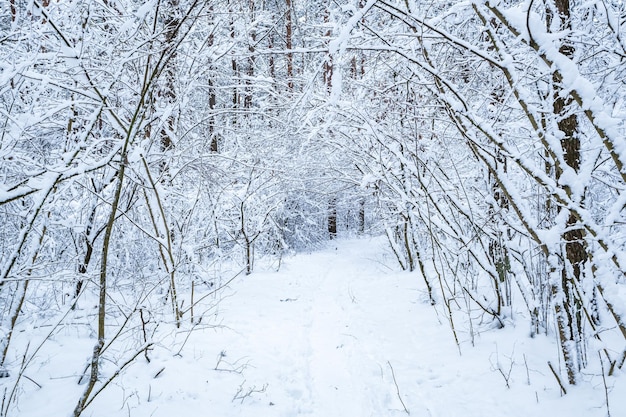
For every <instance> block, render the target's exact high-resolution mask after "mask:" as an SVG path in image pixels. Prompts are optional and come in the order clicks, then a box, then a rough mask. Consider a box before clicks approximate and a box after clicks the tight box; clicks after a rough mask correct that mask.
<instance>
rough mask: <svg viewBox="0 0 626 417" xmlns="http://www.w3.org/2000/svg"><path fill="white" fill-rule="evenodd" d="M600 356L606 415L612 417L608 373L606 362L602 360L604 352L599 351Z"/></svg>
mask: <svg viewBox="0 0 626 417" xmlns="http://www.w3.org/2000/svg"><path fill="white" fill-rule="evenodd" d="M598 356H600V367H601V369H602V383H603V384H604V398H605V401H606V417H611V408H610V407H609V388H608V387H607V385H606V375H605V373H604V362H603V361H602V354H601V353H600V352H598Z"/></svg>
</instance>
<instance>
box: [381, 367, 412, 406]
mask: <svg viewBox="0 0 626 417" xmlns="http://www.w3.org/2000/svg"><path fill="white" fill-rule="evenodd" d="M387 365H389V369H391V376H392V377H393V383H394V385H395V386H396V394H398V399H399V400H400V403H402V407H404V411H405V412H406V413H407V414H408V415H410V414H411V412H410V411H409V410H408V409H407V408H406V405H405V404H404V401H402V396H401V395H400V388H399V387H398V381H397V380H396V373H395V372H394V371H393V366H391V362H389V361H387Z"/></svg>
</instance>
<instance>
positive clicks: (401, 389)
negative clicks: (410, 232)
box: [0, 238, 626, 417]
mask: <svg viewBox="0 0 626 417" xmlns="http://www.w3.org/2000/svg"><path fill="white" fill-rule="evenodd" d="M385 247H386V242H385V240H384V239H382V238H361V239H346V240H341V239H340V240H337V241H333V242H330V243H329V244H328V246H327V247H326V248H325V249H323V250H320V251H318V252H314V253H309V254H299V255H296V256H293V257H290V258H288V259H286V260H285V261H284V263H283V266H282V267H281V269H280V270H279V271H278V272H276V271H265V272H257V273H253V274H252V275H249V276H246V277H243V276H241V277H239V278H237V279H236V280H235V281H234V282H233V283H232V284H231V285H230V287H229V288H228V289H227V290H226V291H225V292H224V293H223V294H222V297H221V301H220V302H219V304H217V305H216V307H215V310H214V311H210V312H209V313H207V314H206V316H205V319H206V320H205V322H204V323H201V324H197V325H196V326H191V325H188V327H187V328H181V329H174V328H169V330H168V328H167V326H166V325H164V327H163V328H161V330H160V332H159V333H158V337H157V338H156V344H155V346H154V349H153V350H152V351H151V352H150V355H149V356H150V359H151V362H150V363H148V362H147V361H146V360H145V359H144V358H143V355H140V356H139V357H138V358H137V359H136V360H135V361H134V362H133V363H132V364H131V365H130V366H129V367H127V368H126V369H125V370H124V372H122V373H121V375H120V376H119V377H117V378H116V379H114V380H113V383H112V384H110V385H109V386H108V387H107V388H106V389H105V390H104V391H103V392H102V393H101V394H100V395H99V396H98V397H97V398H96V400H95V401H94V403H93V404H92V405H90V406H89V407H88V408H87V409H86V410H85V412H84V414H83V415H85V416H94V417H96V416H107V417H110V416H128V415H130V416H133V417H148V416H152V417H159V416H172V415H183V416H199V415H215V416H251V417H252V416H254V417H258V416H267V417H270V416H319V417H335V416H337V417H339V416H341V417H366V416H403V415H408V412H410V415H411V416H420V417H421V416H423V417H456V416H459V417H461V416H463V417H484V416H487V415H493V416H498V417H517V416H519V417H522V416H524V417H525V416H529V415H532V416H537V417H542V416H546V417H547V416H559V415H568V416H571V417H576V416H580V417H582V416H584V417H600V416H603V417H604V416H606V406H605V396H604V389H603V385H602V380H601V378H600V377H599V376H594V375H592V374H584V375H583V379H584V381H583V382H582V383H581V385H580V386H578V387H576V388H572V387H568V388H569V390H570V391H571V392H570V393H569V394H568V395H566V396H561V395H560V390H559V388H558V385H557V383H556V380H555V379H554V377H553V376H552V374H551V373H550V370H549V368H548V365H547V362H548V361H551V362H552V363H553V364H554V366H555V368H557V369H558V362H559V360H558V357H557V355H558V346H557V345H556V343H555V338H554V337H551V336H550V337H546V336H536V337H535V338H533V339H531V338H529V336H528V328H527V326H526V325H525V324H524V323H525V322H524V320H523V318H522V317H521V316H520V319H519V323H516V322H515V321H511V322H510V323H508V325H507V326H506V327H505V328H504V329H501V330H495V329H492V328H490V327H492V326H489V325H488V324H487V323H485V325H484V328H481V329H476V328H475V331H476V332H477V334H476V335H475V336H474V338H472V337H470V335H469V334H468V333H467V331H466V330H465V328H464V326H463V323H462V321H463V320H462V319H461V318H460V317H461V316H458V317H457V320H456V323H457V326H458V328H457V332H458V334H459V335H460V338H461V344H460V347H457V346H456V345H455V343H454V338H453V337H452V334H451V331H450V329H449V327H448V326H447V324H446V323H447V317H446V316H445V314H444V312H443V309H442V308H441V306H435V307H433V306H431V305H430V304H429V303H428V297H427V295H426V292H425V288H424V286H423V284H422V280H421V279H420V278H419V277H418V276H417V275H416V274H413V273H408V272H401V271H398V270H397V267H396V265H395V261H394V257H393V255H392V254H390V253H389V252H388V251H387V250H386V249H385ZM211 316H212V317H213V321H212V322H211V323H208V322H209V318H210V317H211ZM514 317H515V316H514ZM477 327H478V326H477ZM72 329H74V328H73V327H67V330H62V331H59V332H56V333H55V334H54V336H53V337H52V338H51V341H50V342H48V343H47V344H46V345H45V348H43V349H42V351H41V354H40V359H39V360H40V361H41V363H40V364H39V365H38V366H36V367H35V368H36V369H38V370H39V371H38V372H37V373H36V374H33V373H32V370H31V371H30V372H29V373H28V376H29V377H30V378H32V380H33V381H35V382H36V383H37V384H40V385H41V388H38V387H37V386H36V385H35V384H34V383H33V384H32V385H31V386H28V385H25V386H26V389H27V390H30V391H27V392H24V393H22V394H21V396H20V402H19V404H18V406H19V411H20V412H19V415H20V416H21V417H39V416H42V415H44V414H45V415H55V416H67V415H70V414H71V411H72V409H73V406H74V405H75V402H76V400H77V398H78V396H79V395H80V393H81V392H82V389H83V386H82V385H77V384H76V376H75V375H74V374H73V371H71V370H69V369H68V367H67V365H68V364H70V363H72V364H73V363H74V362H75V359H76V358H77V357H85V358H87V357H88V355H89V353H90V350H91V346H92V345H93V341H92V339H89V338H87V337H84V336H83V335H81V334H80V332H78V331H76V330H75V329H74V330H72ZM48 331H50V327H49V326H48V327H47V330H46V332H48ZM43 336H46V334H45V333H42V334H41V335H39V334H37V331H36V329H33V330H32V346H33V347H32V349H34V346H36V345H37V341H38V340H40V339H41V338H42V337H43ZM472 339H474V345H475V346H472ZM459 351H460V354H459ZM590 354H591V353H590ZM122 355H125V357H130V356H131V355H132V352H124V353H123V354H122ZM122 361H123V359H122ZM71 367H72V366H70V368H71ZM104 372H106V371H104ZM109 375H110V374H109ZM109 375H107V376H109ZM13 377H14V375H12V378H13ZM12 378H7V379H3V380H0V384H1V385H4V386H5V387H9V389H10V387H11V384H10V381H11V380H12ZM622 380H623V378H622ZM507 384H508V385H509V387H510V388H507ZM607 384H608V386H609V389H610V407H611V413H612V415H614V416H620V415H626V414H625V413H626V400H625V399H624V398H623V396H620V395H619V393H620V392H624V389H626V387H625V386H624V383H623V381H620V380H619V377H607ZM405 407H406V411H405ZM44 410H45V412H44ZM42 413H43V414H42Z"/></svg>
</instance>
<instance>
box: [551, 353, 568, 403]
mask: <svg viewBox="0 0 626 417" xmlns="http://www.w3.org/2000/svg"><path fill="white" fill-rule="evenodd" d="M548 366H549V367H550V370H551V371H552V375H554V377H555V378H556V382H558V383H559V387H561V391H563V395H567V391H566V390H565V387H564V386H563V383H562V382H561V378H559V374H557V373H556V371H555V370H554V368H553V367H552V364H551V363H550V361H548Z"/></svg>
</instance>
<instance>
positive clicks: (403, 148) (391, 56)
mask: <svg viewBox="0 0 626 417" xmlns="http://www.w3.org/2000/svg"><path fill="white" fill-rule="evenodd" d="M623 30H624V31H626V5H625V4H624V3H623V2H621V1H618V0H590V1H584V2H583V1H579V0H524V1H518V0H446V1H442V0H423V1H417V0H320V1H313V2H306V1H296V0H149V1H146V2H144V1H139V0H29V1H26V0H3V1H2V2H0V377H1V378H0V397H1V398H2V400H1V408H0V416H2V417H5V416H15V415H19V410H20V403H21V402H22V403H23V402H24V401H27V400H28V399H29V398H34V397H36V396H37V392H38V390H39V389H40V388H41V381H39V380H38V379H37V378H36V377H35V374H37V372H38V371H37V369H41V367H42V366H44V365H45V364H46V363H49V362H52V361H54V355H50V354H48V353H46V352H48V349H49V348H48V347H49V346H50V344H51V343H54V338H55V335H58V334H60V333H63V334H64V335H68V334H70V335H73V337H74V338H75V339H76V340H77V341H78V340H80V346H81V349H82V350H81V351H80V354H78V355H77V356H76V357H74V358H73V360H74V362H73V363H71V364H70V363H68V364H65V365H63V366H67V367H71V368H72V369H75V371H73V372H74V380H73V382H72V383H73V384H74V385H75V386H76V389H77V390H78V391H76V395H74V397H73V399H71V401H72V404H71V405H68V407H67V410H68V411H67V412H68V413H71V415H72V416H74V417H78V416H80V415H87V413H92V414H89V415H95V414H93V413H94V412H95V411H92V410H93V409H94V405H93V404H97V401H96V402H95V403H94V401H95V400H97V398H98V396H99V395H103V393H106V391H107V390H108V389H111V387H112V386H114V385H115V384H116V381H117V380H119V379H120V378H121V377H122V376H123V375H124V373H125V372H127V370H128V369H131V368H132V367H133V366H135V364H137V363H139V362H142V361H143V362H150V356H151V352H153V349H155V348H156V345H155V343H156V342H155V340H156V338H157V336H158V337H159V338H161V337H163V334H168V332H169V333H170V334H174V333H176V332H183V331H186V332H189V333H190V332H193V331H195V330H197V329H199V328H202V327H203V326H209V324H208V323H209V322H210V317H211V316H213V315H214V314H216V313H215V312H216V311H217V310H218V309H219V307H218V306H219V302H220V298H221V296H220V295H221V294H222V293H223V291H224V290H225V289H227V288H228V287H229V285H230V284H231V283H232V282H233V280H237V279H241V278H242V277H244V278H245V277H247V276H253V275H254V274H255V273H256V271H258V270H262V271H266V270H268V269H271V270H275V271H278V270H280V269H281V267H282V265H283V263H284V261H285V260H286V259H288V258H289V257H290V256H293V255H294V254H297V253H304V252H307V251H312V250H315V249H317V248H320V247H323V246H324V245H326V244H328V243H329V242H334V241H337V240H338V239H342V238H344V237H349V236H360V237H364V236H382V237H383V238H384V240H385V242H386V245H387V248H388V250H389V251H390V253H391V254H392V258H393V265H394V268H397V269H398V270H402V271H405V272H406V273H407V274H410V276H411V277H412V279H414V280H415V281H418V280H419V282H420V283H421V285H423V286H424V288H425V291H426V295H427V300H426V301H425V302H426V303H427V304H429V305H432V306H433V307H434V308H435V309H437V311H439V312H440V313H441V317H444V318H445V320H444V321H445V323H444V324H445V325H446V326H447V328H448V333H449V337H450V338H451V340H452V341H453V343H455V344H457V345H460V344H462V343H463V340H464V339H465V338H467V337H469V338H470V339H471V340H472V343H473V341H474V337H475V336H476V335H478V334H479V333H481V332H484V331H489V332H493V333H496V334H497V332H499V331H500V330H501V329H506V328H507V327H511V326H515V327H522V328H524V329H527V330H528V332H527V333H528V338H535V337H548V338H551V339H552V340H554V343H555V346H557V347H558V348H557V349H555V350H554V351H553V352H551V355H552V361H551V362H550V366H549V369H548V368H546V370H545V372H546V373H548V374H549V375H550V378H552V379H553V381H555V384H558V386H559V387H560V388H559V390H561V391H562V393H563V394H564V395H566V393H567V392H568V391H569V390H570V389H572V388H575V387H577V386H580V385H581V384H585V383H586V381H587V377H586V375H588V373H589V372H594V373H597V374H599V375H600V376H601V377H602V379H603V380H604V387H605V388H606V381H607V380H611V379H615V378H620V375H622V374H623V372H624V371H626V368H625V366H624V364H625V362H626V276H625V273H626V251H625V249H626V248H625V245H626V212H625V209H626V140H625V139H624V137H625V136H624V135H625V134H626V111H625V110H626V37H625V32H624V31H623ZM622 194H623V195H622ZM243 282H244V283H243V284H242V285H243V286H245V279H244V281H243ZM224 314H227V313H224ZM252 319H253V318H252ZM486 329H488V330H486ZM467 335H469V336H467ZM77 343H78V342H77ZM183 345H184V344H183ZM180 349H181V350H182V349H183V347H180ZM180 352H181V351H179V350H178V347H177V348H175V349H173V351H172V352H170V353H171V354H172V355H174V354H180ZM389 367H391V364H389ZM392 371H393V368H392ZM621 378H623V375H622V376H621ZM394 380H395V376H394ZM507 384H508V381H507ZM38 387H39V388H38ZM598 389H599V391H602V390H601V389H600V388H598ZM599 395H601V396H604V393H602V394H599ZM607 395H608V394H607ZM405 410H406V407H405ZM607 413H608V414H609V415H610V410H608V400H607ZM129 414H130V412H129Z"/></svg>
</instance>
